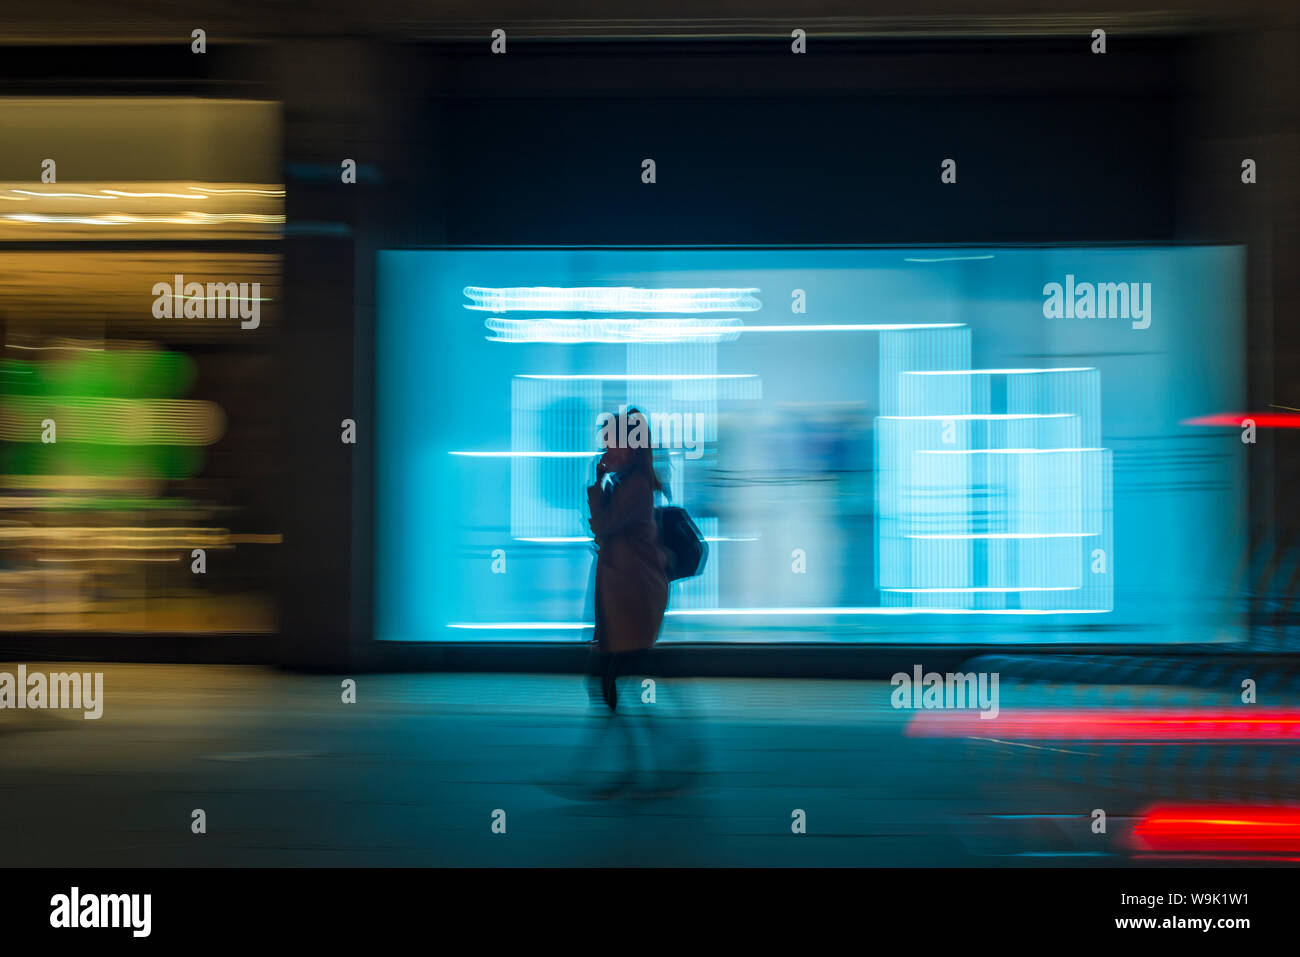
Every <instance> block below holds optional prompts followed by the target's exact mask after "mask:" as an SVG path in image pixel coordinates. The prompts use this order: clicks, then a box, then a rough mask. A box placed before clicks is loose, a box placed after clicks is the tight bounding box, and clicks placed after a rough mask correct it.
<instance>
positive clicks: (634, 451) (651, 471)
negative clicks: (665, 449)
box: [614, 407, 668, 495]
mask: <svg viewBox="0 0 1300 957" xmlns="http://www.w3.org/2000/svg"><path fill="white" fill-rule="evenodd" d="M638 420H640V422H641V423H642V424H643V427H644V429H645V442H644V443H640V444H638V445H635V446H629V451H630V452H631V464H630V465H628V467H627V468H626V469H624V470H623V471H624V472H626V473H628V474H631V473H633V472H642V473H644V474H645V476H646V478H648V479H649V480H650V488H651V489H652V490H653V491H655V492H663V493H664V494H665V495H667V494H668V492H667V490H666V489H665V488H664V484H663V482H661V481H659V475H658V473H656V472H655V458H654V451H653V448H654V442H653V441H652V440H651V437H650V419H649V418H648V417H647V416H646V415H644V414H643V413H642V412H641V410H640V409H637V408H635V407H633V408H631V409H628V410H627V412H626V413H625V414H624V415H623V416H618V415H615V417H614V421H615V427H616V428H617V429H618V432H617V433H616V434H618V435H622V436H626V435H628V434H630V433H631V431H632V429H633V428H635V427H636V425H637V421H638Z"/></svg>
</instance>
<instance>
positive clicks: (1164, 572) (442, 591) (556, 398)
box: [375, 247, 1246, 644]
mask: <svg viewBox="0 0 1300 957" xmlns="http://www.w3.org/2000/svg"><path fill="white" fill-rule="evenodd" d="M1243 270H1244V256H1243V253H1242V251H1241V250H1239V249H1236V248H1227V247H1180V248H1122V249H1120V248H1116V249H1109V248H1038V249H1035V248H1026V249H998V250H963V251H961V252H956V251H952V250H944V249H932V250H888V249H870V250H868V249H822V250H818V249H792V250H773V249H753V250H745V249H725V250H700V249H671V248H667V249H645V250H619V249H608V250H579V249H548V250H524V249H518V250H490V249H465V250H436V251H395V252H385V253H381V254H380V257H379V266H378V272H379V306H378V333H377V341H376V352H377V359H376V364H377V376H376V382H377V413H378V423H377V444H378V448H377V476H376V512H377V522H376V591H375V599H376V600H375V606H376V612H375V615H376V617H375V630H376V635H377V636H378V637H379V638H381V639H391V640H416V641H440V640H455V641H465V640H502V639H506V640H536V641H544V640H566V641H578V640H583V639H584V638H586V637H589V634H590V632H589V619H590V612H589V609H588V608H587V607H586V596H587V590H588V586H589V576H590V570H591V561H592V552H591V543H590V531H589V529H588V528H587V525H586V517H587V516H586V513H585V504H584V503H585V498H584V496H583V488H584V487H585V485H586V484H587V483H589V482H590V480H591V472H592V463H593V460H594V458H595V456H596V455H597V454H598V448H597V444H596V437H597V429H596V423H597V421H598V417H599V416H600V414H601V413H604V412H615V411H618V410H619V408H620V407H623V406H628V405H636V406H638V407H639V408H641V409H642V410H643V411H645V412H646V413H647V414H648V415H649V416H650V417H651V420H652V424H653V432H654V438H655V443H656V452H655V456H656V468H657V469H658V470H659V473H660V475H661V477H662V478H663V480H664V481H665V484H667V485H668V486H669V488H670V489H671V492H672V496H673V500H674V501H675V502H678V503H680V504H683V505H685V506H686V507H687V508H688V509H689V510H690V511H691V512H692V514H693V515H694V516H696V518H697V521H698V523H699V525H700V528H701V530H702V531H703V532H704V534H705V536H706V537H707V538H709V539H710V541H711V542H713V543H714V545H713V547H712V549H711V554H710V558H709V564H708V565H707V566H706V571H705V573H704V575H702V576H701V577H700V578H699V579H694V580H691V581H688V582H685V583H680V584H677V585H674V587H673V595H672V599H671V602H670V606H669V612H668V616H667V619H666V621H665V624H664V628H663V632H662V639H661V640H663V641H678V640H690V641H736V640H773V641H833V642H861V641H888V642H898V641H927V640H932V641H943V642H961V643H1009V642H1034V643H1047V642H1058V641H1059V642H1078V643H1082V642H1091V643H1103V642H1120V643H1126V644H1128V643H1156V642H1167V643H1176V642H1203V641H1223V640H1225V635H1226V636H1228V638H1229V639H1231V638H1234V637H1240V635H1241V633H1242V631H1241V629H1240V623H1241V620H1242V619H1241V617H1240V613H1239V606H1238V603H1237V602H1236V598H1237V595H1236V593H1235V590H1234V581H1233V578H1232V576H1233V573H1234V569H1235V568H1236V566H1237V565H1238V563H1239V558H1240V556H1241V554H1242V552H1243V550H1244V549H1245V547H1246V535H1245V527H1246V526H1245V514H1246V513H1245V509H1244V506H1243V502H1242V496H1243V490H1244V488H1245V456H1244V454H1243V453H1242V451H1241V449H1239V448H1236V447H1232V444H1231V443H1230V442H1227V441H1226V440H1224V438H1223V436H1222V435H1219V434H1217V433H1215V432H1214V431H1213V430H1203V429H1200V430H1198V429H1194V428H1188V427H1183V426H1180V425H1179V423H1180V422H1181V421H1182V420H1183V419H1187V418H1192V417H1195V416H1197V415H1201V414H1205V413H1208V412H1213V411H1218V410H1222V409H1235V408H1243V407H1245V405H1244V398H1245V392H1244V367H1245V360H1244V305H1243V296H1242V277H1243ZM1067 276H1071V277H1073V276H1077V277H1079V278H1080V280H1081V281H1089V282H1106V283H1109V282H1112V281H1115V282H1120V281H1124V282H1130V281H1135V282H1141V283H1144V284H1145V283H1149V284H1150V289H1149V291H1147V292H1146V293H1145V294H1144V297H1143V301H1144V302H1145V303H1146V310H1147V314H1146V315H1145V316H1144V317H1139V316H1137V314H1136V313H1135V314H1134V316H1132V317H1128V316H1124V317H1119V316H1117V317H1115V318H1108V319H1086V318H1085V319H1073V318H1071V319H1065V318H1052V317H1049V316H1048V314H1047V313H1048V310H1047V309H1046V307H1045V305H1044V301H1045V288H1046V287H1048V286H1049V284H1052V283H1061V282H1062V280H1063V279H1064V278H1065V277H1067ZM794 290H803V292H804V296H805V300H804V301H805V304H806V311H802V312H799V311H795V308H794V303H795V297H794V296H793V295H792V293H793V291H794ZM467 297H468V300H469V302H468V303H467V302H466V299H467ZM760 298H761V302H760ZM760 304H761V307H762V309H763V315H764V316H765V317H766V321H764V322H761V323H756V322H752V321H751V320H752V319H754V318H756V317H755V316H752V315H746V313H750V312H753V311H754V310H756V309H757V308H758V307H759V305H760ZM548 313H554V314H553V315H548ZM566 313H568V314H569V315H565V314H566ZM619 313H622V314H623V315H622V316H621V317H619V318H609V316H610V315H616V316H617V315H618V314H619ZM669 313H676V314H675V315H669ZM635 314H640V315H635ZM1139 318H1141V322H1136V321H1132V320H1137V319H1139ZM1144 323H1145V325H1144ZM1229 438H1232V436H1229ZM661 439H662V441H661ZM1101 623H1104V625H1105V628H1104V629H1098V628H1097V625H1098V624H1101ZM467 635H469V636H475V637H471V638H467V637H466V636H467Z"/></svg>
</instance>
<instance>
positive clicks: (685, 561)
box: [655, 505, 709, 582]
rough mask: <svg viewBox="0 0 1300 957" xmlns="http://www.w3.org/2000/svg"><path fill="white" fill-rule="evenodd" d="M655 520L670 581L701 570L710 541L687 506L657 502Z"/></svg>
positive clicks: (707, 554)
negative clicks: (698, 526)
mask: <svg viewBox="0 0 1300 957" xmlns="http://www.w3.org/2000/svg"><path fill="white" fill-rule="evenodd" d="M655 523H656V524H657V525H658V526H659V544H660V545H662V546H663V549H664V551H666V552H667V553H668V569H667V571H668V580H669V581H670V582H675V581H680V580H681V579H683V578H694V577H695V576H696V575H698V574H699V573H700V572H701V571H703V570H704V563H705V561H706V560H707V559H708V557H709V544H708V542H706V541H705V540H704V536H703V535H701V534H700V530H699V529H698V528H696V526H695V523H694V522H693V521H691V516H690V515H689V514H687V511H686V509H684V508H682V507H681V506H680V505H660V506H658V507H656V508H655Z"/></svg>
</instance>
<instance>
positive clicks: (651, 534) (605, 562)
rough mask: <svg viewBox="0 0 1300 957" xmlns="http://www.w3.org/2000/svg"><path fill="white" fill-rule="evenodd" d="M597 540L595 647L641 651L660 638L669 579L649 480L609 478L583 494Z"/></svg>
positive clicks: (641, 475)
mask: <svg viewBox="0 0 1300 957" xmlns="http://www.w3.org/2000/svg"><path fill="white" fill-rule="evenodd" d="M587 503H588V505H589V506H590V508H591V521H590V524H591V531H592V534H593V535H594V536H595V539H596V548H597V553H596V594H595V605H596V642H597V644H598V645H599V647H600V650H601V651H605V652H625V651H642V650H644V649H646V648H649V647H650V646H651V645H653V644H654V643H655V639H656V638H657V637H659V626H660V624H662V623H663V618H664V609H665V608H666V607H667V605H668V577H667V574H666V571H665V560H666V556H665V555H664V552H663V550H662V549H661V548H660V547H659V530H658V527H657V526H656V524H655V514H654V489H653V488H652V486H651V483H650V477H649V476H648V475H646V474H645V473H644V472H640V471H636V472H630V473H625V474H622V475H619V474H611V475H609V476H607V477H606V479H605V481H604V482H603V483H599V482H598V483H597V484H595V485H592V486H590V487H589V488H588V489H587Z"/></svg>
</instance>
